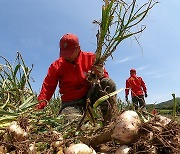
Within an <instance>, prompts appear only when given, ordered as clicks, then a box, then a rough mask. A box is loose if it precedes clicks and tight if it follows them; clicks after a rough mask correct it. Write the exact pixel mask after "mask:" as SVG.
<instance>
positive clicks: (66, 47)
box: [59, 33, 79, 57]
mask: <svg viewBox="0 0 180 154" xmlns="http://www.w3.org/2000/svg"><path fill="white" fill-rule="evenodd" d="M59 47H60V57H66V56H71V55H72V54H73V53H74V50H75V49H76V48H77V47H79V39H78V37H77V36H76V35H74V34H70V33H68V34H65V35H64V36H63V37H62V38H61V40H60V42H59Z"/></svg>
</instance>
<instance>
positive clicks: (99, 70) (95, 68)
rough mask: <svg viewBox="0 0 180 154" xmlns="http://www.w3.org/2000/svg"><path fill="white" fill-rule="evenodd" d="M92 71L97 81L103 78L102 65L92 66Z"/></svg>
mask: <svg viewBox="0 0 180 154" xmlns="http://www.w3.org/2000/svg"><path fill="white" fill-rule="evenodd" d="M92 71H93V72H94V74H96V75H97V77H98V78H99V79H101V78H103V77H104V66H103V64H96V65H93V66H92Z"/></svg>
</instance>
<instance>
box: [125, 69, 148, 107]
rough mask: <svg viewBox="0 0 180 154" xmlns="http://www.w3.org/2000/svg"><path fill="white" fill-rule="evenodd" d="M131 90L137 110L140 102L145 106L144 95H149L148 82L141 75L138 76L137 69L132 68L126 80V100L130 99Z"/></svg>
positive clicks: (140, 104) (141, 105)
mask: <svg viewBox="0 0 180 154" xmlns="http://www.w3.org/2000/svg"><path fill="white" fill-rule="evenodd" d="M129 90H131V97H132V102H133V105H134V107H135V110H137V109H138V103H139V106H140V107H141V108H143V107H145V105H146V103H145V99H144V96H145V97H147V96H148V95H147V88H146V84H145V83H144V81H143V79H142V78H141V77H139V76H136V70H135V69H131V70H130V77H129V78H128V79H127V80H126V90H125V94H126V101H128V95H129Z"/></svg>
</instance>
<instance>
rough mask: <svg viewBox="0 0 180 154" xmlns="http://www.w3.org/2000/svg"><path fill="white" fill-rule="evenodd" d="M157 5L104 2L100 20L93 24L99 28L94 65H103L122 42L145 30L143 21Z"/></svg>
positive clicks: (124, 0) (150, 1) (147, 0)
mask: <svg viewBox="0 0 180 154" xmlns="http://www.w3.org/2000/svg"><path fill="white" fill-rule="evenodd" d="M157 3H158V1H156V0H144V1H143V2H142V1H141V0H139V1H138V0H111V1H109V0H104V5H103V6H102V17H101V20H95V21H94V22H93V23H95V24H98V27H99V28H98V32H97V35H96V37H97V49H96V62H95V64H104V62H105V61H106V60H107V59H108V57H110V56H113V55H112V54H113V52H115V51H116V49H117V47H118V45H119V44H120V43H121V42H122V41H124V40H125V39H127V38H129V37H132V36H134V37H136V35H137V34H139V33H142V32H143V31H144V30H145V28H146V26H145V25H143V21H144V19H145V18H146V17H147V15H148V14H149V11H150V10H151V9H152V8H153V7H154V5H155V4H157Z"/></svg>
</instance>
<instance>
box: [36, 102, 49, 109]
mask: <svg viewBox="0 0 180 154" xmlns="http://www.w3.org/2000/svg"><path fill="white" fill-rule="evenodd" d="M46 105H47V103H46V102H40V103H39V104H38V105H37V106H36V110H40V109H44V108H45V106H46Z"/></svg>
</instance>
